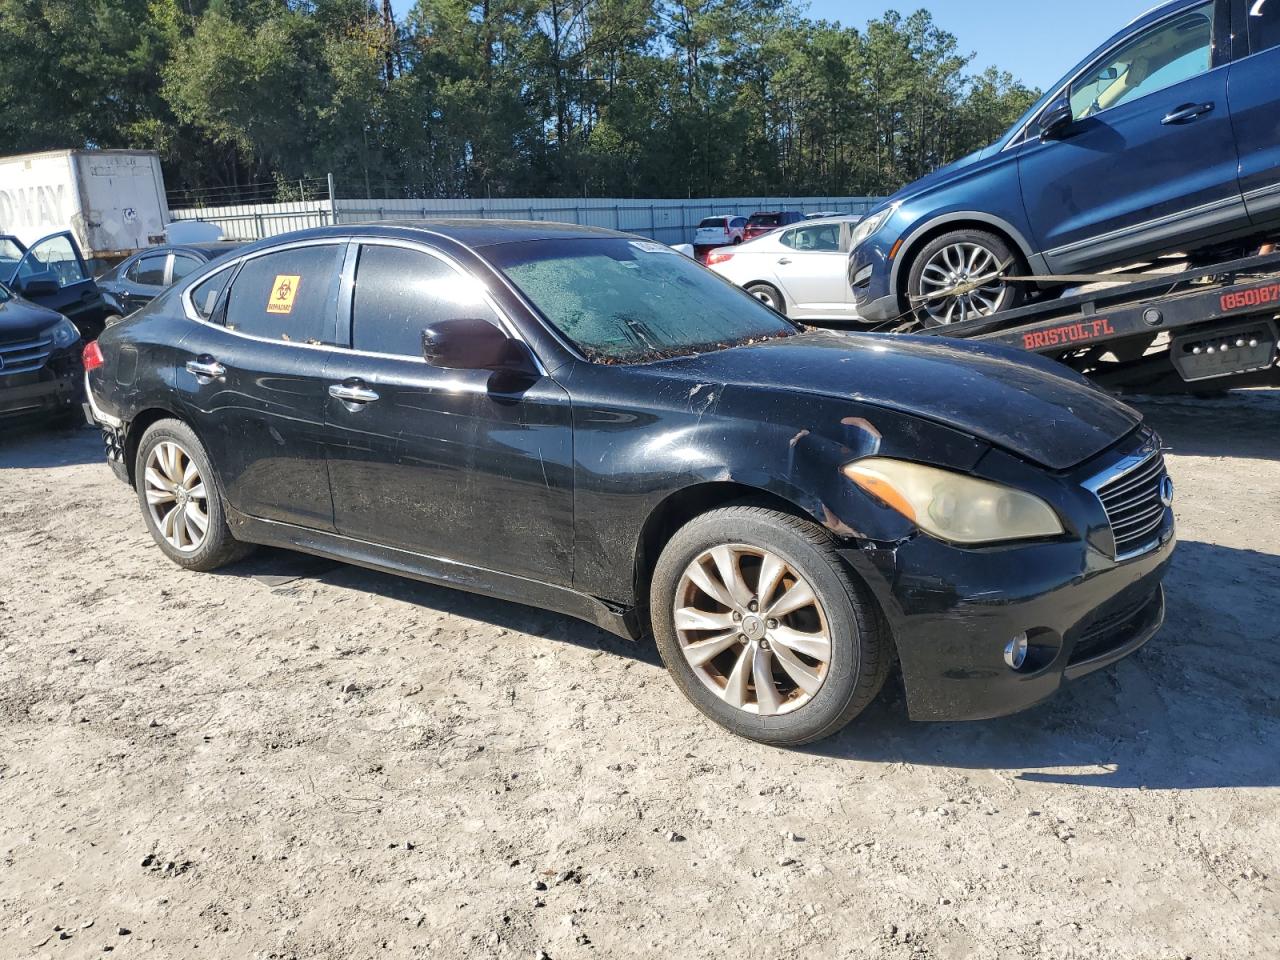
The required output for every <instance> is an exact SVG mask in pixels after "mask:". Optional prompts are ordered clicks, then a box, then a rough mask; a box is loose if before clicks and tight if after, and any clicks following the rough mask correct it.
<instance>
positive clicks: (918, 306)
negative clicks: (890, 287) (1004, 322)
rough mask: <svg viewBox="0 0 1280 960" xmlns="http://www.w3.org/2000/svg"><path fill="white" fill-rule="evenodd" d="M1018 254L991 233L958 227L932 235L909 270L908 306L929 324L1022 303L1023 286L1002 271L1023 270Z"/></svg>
mask: <svg viewBox="0 0 1280 960" xmlns="http://www.w3.org/2000/svg"><path fill="white" fill-rule="evenodd" d="M1021 272H1022V267H1021V266H1020V265H1019V259H1018V257H1017V256H1016V255H1015V253H1014V252H1013V251H1012V250H1011V249H1010V248H1009V245H1008V244H1007V243H1006V242H1005V241H1004V240H1002V239H1001V238H1000V237H997V236H996V235H995V234H993V233H986V232H985V231H982V230H955V231H952V232H951V233H947V234H944V235H942V236H940V237H937V238H936V239H934V240H931V241H930V242H929V243H928V244H926V245H925V247H924V249H923V250H921V251H920V253H919V254H918V255H917V256H916V258H915V260H914V261H912V264H911V270H910V272H909V274H908V276H907V293H908V295H909V297H910V303H909V307H910V308H912V310H913V311H914V313H915V315H916V316H917V317H918V318H919V319H920V321H921V322H922V323H923V324H924V325H925V326H927V327H940V326H945V325H946V324H950V323H961V322H963V321H965V320H976V319H978V318H979V317H989V316H991V315H992V314H993V313H998V312H1000V311H1001V310H1012V309H1013V308H1014V307H1017V306H1019V305H1021V303H1022V301H1023V290H1022V288H1021V287H1019V286H1018V285H1017V284H1013V283H1007V282H1006V281H1005V280H1003V279H1002V278H1001V276H1002V275H1004V274H1010V273H1014V274H1016V273H1021Z"/></svg>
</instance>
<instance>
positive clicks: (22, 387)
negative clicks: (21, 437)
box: [0, 361, 80, 424]
mask: <svg viewBox="0 0 1280 960" xmlns="http://www.w3.org/2000/svg"><path fill="white" fill-rule="evenodd" d="M79 373H80V371H79V369H78V368H77V367H76V366H75V364H74V363H73V362H71V361H63V362H62V363H61V364H60V366H59V368H58V369H54V368H53V367H52V366H46V367H44V368H42V369H40V370H35V371H32V372H30V373H18V374H12V375H10V376H4V375H0V423H5V424H8V423H14V422H18V421H25V420H43V419H49V418H51V417H58V416H62V415H65V414H67V413H71V412H73V411H74V410H75V409H76V407H78V406H79V404H80V376H79Z"/></svg>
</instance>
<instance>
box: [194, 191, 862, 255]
mask: <svg viewBox="0 0 1280 960" xmlns="http://www.w3.org/2000/svg"><path fill="white" fill-rule="evenodd" d="M877 203H879V198H878V197H725V198H711V199H693V200H623V199H612V198H590V197H589V198H582V197H569V198H563V199H560V198H541V199H508V198H502V199H496V200H495V199H485V200H333V201H330V200H308V201H294V202H291V203H258V204H239V205H233V206H221V207H192V208H187V209H179V210H173V211H172V214H173V219H174V220H199V221H203V222H207V223H215V224H218V225H219V226H220V227H222V231H223V235H224V236H226V237H227V238H228V239H232V240H258V239H261V238H263V237H271V236H275V235H276V234H280V233H287V232H288V231H290V230H301V229H303V228H305V227H318V226H324V225H327V224H330V223H363V222H367V221H371V220H372V221H377V220H416V219H431V218H440V217H445V218H448V217H457V218H481V219H484V218H489V217H494V218H502V219H509V220H552V221H558V222H561V223H578V224H585V225H591V226H598V227H608V228H609V229H612V230H623V231H626V232H627V233H635V234H639V235H641V236H645V237H649V238H651V239H654V240H660V241H662V242H663V243H671V244H675V243H689V242H691V241H692V240H693V231H694V230H695V229H696V228H697V226H698V222H699V221H700V220H702V219H703V218H704V217H710V216H742V217H747V216H750V215H751V214H753V213H755V212H756V211H757V210H799V211H801V212H802V213H818V212H823V211H832V212H836V213H866V212H867V211H868V210H870V209H871V208H872V207H873V206H875V204H877Z"/></svg>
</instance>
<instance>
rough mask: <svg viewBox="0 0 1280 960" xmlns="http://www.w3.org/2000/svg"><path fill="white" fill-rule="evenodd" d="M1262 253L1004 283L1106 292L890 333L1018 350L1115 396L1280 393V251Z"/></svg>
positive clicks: (909, 324) (1079, 294) (916, 325)
mask: <svg viewBox="0 0 1280 960" xmlns="http://www.w3.org/2000/svg"><path fill="white" fill-rule="evenodd" d="M1263 250H1265V251H1268V252H1262V253H1259V254H1258V255H1255V256H1249V257H1244V258H1241V259H1235V260H1228V261H1223V262H1220V263H1215V264H1212V265H1210V266H1203V267H1198V268H1194V269H1185V270H1180V271H1177V272H1174V273H1151V274H1149V275H1147V274H1143V275H1135V274H1097V275H1076V276H1062V277H1013V276H1006V277H1005V278H1006V279H1007V280H1010V281H1021V280H1026V281H1035V282H1044V281H1046V280H1052V281H1057V282H1061V283H1073V282H1075V283H1086V284H1090V285H1095V284H1099V283H1102V284H1108V286H1107V287H1106V288H1104V289H1087V290H1084V291H1082V292H1077V293H1073V294H1070V295H1067V296H1063V297H1060V298H1058V299H1050V300H1045V301H1041V302H1038V303H1034V304H1032V305H1030V306H1025V307H1021V308H1019V309H1016V310H1009V311H1006V312H1003V313H996V314H993V315H990V316H986V317H980V318H975V319H972V320H966V321H961V322H959V323H951V324H947V325H945V326H937V327H929V328H923V327H921V325H920V322H919V321H918V320H915V319H912V320H910V321H908V322H906V323H903V324H900V325H898V326H896V327H893V331H894V332H912V333H919V334H925V335H930V336H938V337H953V338H961V339H968V340H980V341H985V342H987V343H997V344H1003V345H1005V346H1010V347H1019V348H1021V349H1023V350H1030V351H1032V352H1034V353H1039V354H1042V355H1044V356H1047V357H1051V358H1053V359H1055V360H1058V361H1061V362H1062V363H1065V364H1066V365H1068V366H1070V367H1072V368H1073V369H1075V370H1077V371H1079V372H1080V373H1083V374H1085V375H1086V376H1088V377H1090V378H1091V379H1093V380H1094V381H1096V382H1097V383H1098V384H1099V385H1100V386H1103V387H1106V388H1107V389H1110V390H1115V391H1117V392H1128V393H1179V392H1181V393H1193V394H1211V393H1217V392H1220V391H1222V390H1228V389H1232V388H1236V387H1249V386H1280V366H1277V362H1276V361H1277V342H1278V341H1280V333H1278V329H1280V325H1278V323H1277V317H1280V252H1275V250H1274V248H1273V247H1264V248H1263ZM1007 266H1008V265H1006V269H1007ZM1001 272H1003V271H1001Z"/></svg>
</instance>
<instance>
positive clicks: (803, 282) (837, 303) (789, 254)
mask: <svg viewBox="0 0 1280 960" xmlns="http://www.w3.org/2000/svg"><path fill="white" fill-rule="evenodd" d="M778 240H779V242H780V243H781V244H782V247H783V249H782V251H781V252H780V253H779V254H778V256H777V257H776V261H775V264H776V265H775V268H774V269H775V271H776V276H777V277H778V282H779V283H780V284H781V285H782V292H783V293H784V294H785V296H786V298H787V301H788V305H787V313H788V314H789V315H790V316H792V317H793V318H795V319H811V320H812V319H841V318H845V317H849V316H852V315H853V314H854V307H853V294H852V291H851V290H850V289H849V278H848V266H849V256H848V253H847V251H846V246H847V244H846V242H845V241H846V237H845V235H844V231H843V230H842V224H841V223H840V222H838V221H836V222H831V223H807V224H801V225H800V226H796V227H791V228H789V229H786V230H783V231H782V233H781V234H780V235H779V237H778Z"/></svg>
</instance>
